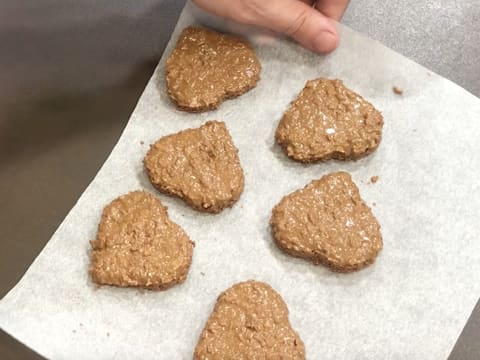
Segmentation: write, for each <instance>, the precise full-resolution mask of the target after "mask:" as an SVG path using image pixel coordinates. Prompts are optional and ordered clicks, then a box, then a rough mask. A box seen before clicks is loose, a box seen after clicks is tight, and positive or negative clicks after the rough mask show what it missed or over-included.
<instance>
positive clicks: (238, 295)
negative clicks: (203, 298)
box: [194, 280, 305, 360]
mask: <svg viewBox="0 0 480 360" xmlns="http://www.w3.org/2000/svg"><path fill="white" fill-rule="evenodd" d="M194 359H195V360H207V359H209V360H220V359H291V360H295V359H305V347H304V345H303V342H302V340H301V339H300V337H299V336H298V334H297V333H296V332H295V331H294V330H293V329H292V327H291V325H290V322H289V320H288V308H287V305H286V304H285V302H284V301H283V299H282V298H281V296H280V295H279V294H278V293H277V292H276V291H275V290H274V289H272V287H270V285H268V284H265V283H263V282H258V281H253V280H249V281H245V282H241V283H238V284H236V285H233V286H232V287H231V288H229V289H227V290H226V291H225V292H223V293H222V294H221V295H220V296H219V297H218V299H217V303H216V305H215V309H214V310H213V313H212V314H211V315H210V318H209V319H208V321H207V324H206V326H205V328H204V329H203V332H202V334H201V335H200V340H199V341H198V344H197V346H196V348H195V354H194Z"/></svg>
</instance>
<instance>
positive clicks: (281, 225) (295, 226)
mask: <svg viewBox="0 0 480 360" xmlns="http://www.w3.org/2000/svg"><path fill="white" fill-rule="evenodd" d="M270 223H271V226H272V233H273V237H274V239H275V242H276V244H277V245H278V247H279V248H280V249H282V250H284V251H285V252H287V253H289V254H290V255H293V256H297V257H301V258H304V259H308V260H311V261H312V262H313V263H315V264H319V263H322V264H324V265H327V266H329V267H330V268H332V269H333V270H335V271H339V272H349V271H355V270H359V269H361V268H363V267H365V266H367V265H369V264H371V263H372V262H374V260H375V258H376V256H377V254H378V252H379V251H380V250H381V249H382V246H383V242H382V235H381V233H380V225H379V224H378V222H377V220H376V218H375V217H374V215H373V214H372V211H371V209H370V208H369V207H368V206H367V205H366V204H365V203H364V201H363V200H362V199H361V198H360V193H359V191H358V188H357V186H356V185H355V183H354V182H353V180H352V178H351V177H350V175H349V174H347V173H345V172H337V173H332V174H329V175H326V176H323V177H322V178H321V179H320V180H314V181H312V182H311V183H310V184H308V185H307V186H305V187H304V188H303V189H301V190H297V191H295V192H293V193H291V194H290V195H287V196H285V197H284V198H283V199H282V200H281V201H280V203H279V204H278V205H277V206H275V208H274V209H273V214H272V218H271V221H270Z"/></svg>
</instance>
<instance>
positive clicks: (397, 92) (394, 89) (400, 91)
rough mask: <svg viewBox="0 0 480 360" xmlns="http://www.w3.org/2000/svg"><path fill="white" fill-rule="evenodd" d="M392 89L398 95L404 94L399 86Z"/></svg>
mask: <svg viewBox="0 0 480 360" xmlns="http://www.w3.org/2000/svg"><path fill="white" fill-rule="evenodd" d="M392 89H393V92H394V93H395V94H397V95H402V94H403V89H402V88H401V87H398V86H397V85H394V86H393V88H392Z"/></svg>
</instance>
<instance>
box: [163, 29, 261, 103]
mask: <svg viewBox="0 0 480 360" xmlns="http://www.w3.org/2000/svg"><path fill="white" fill-rule="evenodd" d="M260 69H261V66H260V62H259V61H258V59H257V56H256V55H255V52H254V51H253V49H252V47H251V46H250V44H249V43H248V42H247V41H246V40H243V39H241V38H238V37H236V36H231V35H225V34H220V33H217V32H215V31H211V30H207V29H202V28H196V27H188V28H186V29H184V30H183V31H182V34H181V35H180V38H179V39H178V42H177V45H176V47H175V49H174V50H173V52H172V54H171V55H170V57H169V58H168V60H167V89H168V94H169V95H170V97H171V99H172V100H173V102H174V103H175V104H176V105H177V106H178V108H180V109H182V110H185V111H191V112H201V111H207V110H212V109H216V108H217V107H218V106H219V105H220V104H221V103H222V102H223V101H224V100H225V99H229V98H233V97H236V96H239V95H241V94H243V93H245V92H247V91H248V90H250V89H252V88H253V87H255V85H256V84H257V82H258V80H259V79H260Z"/></svg>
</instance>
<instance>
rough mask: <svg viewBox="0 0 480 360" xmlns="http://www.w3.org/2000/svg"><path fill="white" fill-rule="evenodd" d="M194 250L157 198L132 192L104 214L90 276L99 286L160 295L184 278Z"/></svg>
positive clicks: (114, 201)
mask: <svg viewBox="0 0 480 360" xmlns="http://www.w3.org/2000/svg"><path fill="white" fill-rule="evenodd" d="M193 246H194V244H193V242H192V241H191V240H190V239H189V237H188V236H187V234H186V233H185V232H184V231H183V230H182V228H181V227H180V226H178V225H177V224H175V223H174V222H173V221H171V220H170V219H169V218H168V214H167V209H166V208H165V207H164V206H163V205H162V203H161V202H160V200H159V199H158V198H157V197H155V196H154V195H152V194H149V193H147V192H144V191H134V192H131V193H128V194H126V195H123V196H120V197H119V198H117V199H115V200H113V201H112V202H111V203H110V204H109V205H107V206H106V207H105V209H104V210H103V213H102V218H101V220H100V224H99V226H98V233H97V238H96V239H95V240H93V241H92V248H93V252H92V264H91V268H90V273H91V276H92V279H93V281H94V282H96V283H97V284H101V285H116V286H136V287H141V288H148V289H159V290H164V289H167V288H169V287H171V286H173V285H175V284H178V283H182V282H183V281H184V280H185V278H186V277H187V273H188V269H189V268H190V264H191V262H192V251H193Z"/></svg>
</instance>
